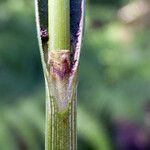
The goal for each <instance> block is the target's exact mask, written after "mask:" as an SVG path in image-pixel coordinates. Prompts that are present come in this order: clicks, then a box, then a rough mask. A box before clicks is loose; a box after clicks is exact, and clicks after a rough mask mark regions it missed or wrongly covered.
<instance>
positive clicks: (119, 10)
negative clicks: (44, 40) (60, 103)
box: [0, 0, 150, 150]
mask: <svg viewBox="0 0 150 150" xmlns="http://www.w3.org/2000/svg"><path fill="white" fill-rule="evenodd" d="M149 8H150V2H149V1H148V0H134V1H133V0H115V1H114V0H89V1H87V12H86V13H87V15H86V28H85V36H84V37H85V38H84V44H83V49H82V53H81V63H80V64H81V65H80V77H79V86H78V150H149V149H150V36H149V35H150V30H149V28H150V11H149V10H150V9H149ZM44 112H45V93H44V79H43V73H42V67H41V61H40V55H39V48H38V42H37V37H36V28H35V18H34V2H33V1H31V0H1V1H0V150H44V118H45V117H44Z"/></svg>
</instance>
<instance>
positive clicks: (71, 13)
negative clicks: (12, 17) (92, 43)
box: [35, 0, 85, 150]
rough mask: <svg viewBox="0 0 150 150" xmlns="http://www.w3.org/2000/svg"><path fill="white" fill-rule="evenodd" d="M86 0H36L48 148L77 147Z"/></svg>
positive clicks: (69, 149) (73, 148)
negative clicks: (78, 95)
mask: <svg viewBox="0 0 150 150" xmlns="http://www.w3.org/2000/svg"><path fill="white" fill-rule="evenodd" d="M84 6H85V0H35V8H36V9H35V12H36V25H37V32H38V41H39V47H40V54H41V60H42V66H43V72H44V78H45V88H46V123H45V125H46V128H45V150H76V149H77V136H76V114H77V110H76V106H77V96H76V95H77V76H78V68H79V59H80V49H81V43H82V34H83V24H84V8H85V7H84Z"/></svg>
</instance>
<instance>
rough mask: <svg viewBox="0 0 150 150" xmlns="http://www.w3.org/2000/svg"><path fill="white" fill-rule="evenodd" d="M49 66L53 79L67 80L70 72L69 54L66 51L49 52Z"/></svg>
mask: <svg viewBox="0 0 150 150" xmlns="http://www.w3.org/2000/svg"><path fill="white" fill-rule="evenodd" d="M49 65H50V73H51V74H52V75H53V77H54V78H61V79H64V78H67V77H68V76H69V74H70V71H71V65H70V52H69V51H67V50H62V51H54V52H50V54H49Z"/></svg>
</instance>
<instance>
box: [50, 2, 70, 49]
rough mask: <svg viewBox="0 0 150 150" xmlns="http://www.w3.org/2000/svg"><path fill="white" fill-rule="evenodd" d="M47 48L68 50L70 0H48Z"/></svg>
mask: <svg viewBox="0 0 150 150" xmlns="http://www.w3.org/2000/svg"><path fill="white" fill-rule="evenodd" d="M48 29H49V37H50V40H49V50H64V49H66V50H70V0H48Z"/></svg>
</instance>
